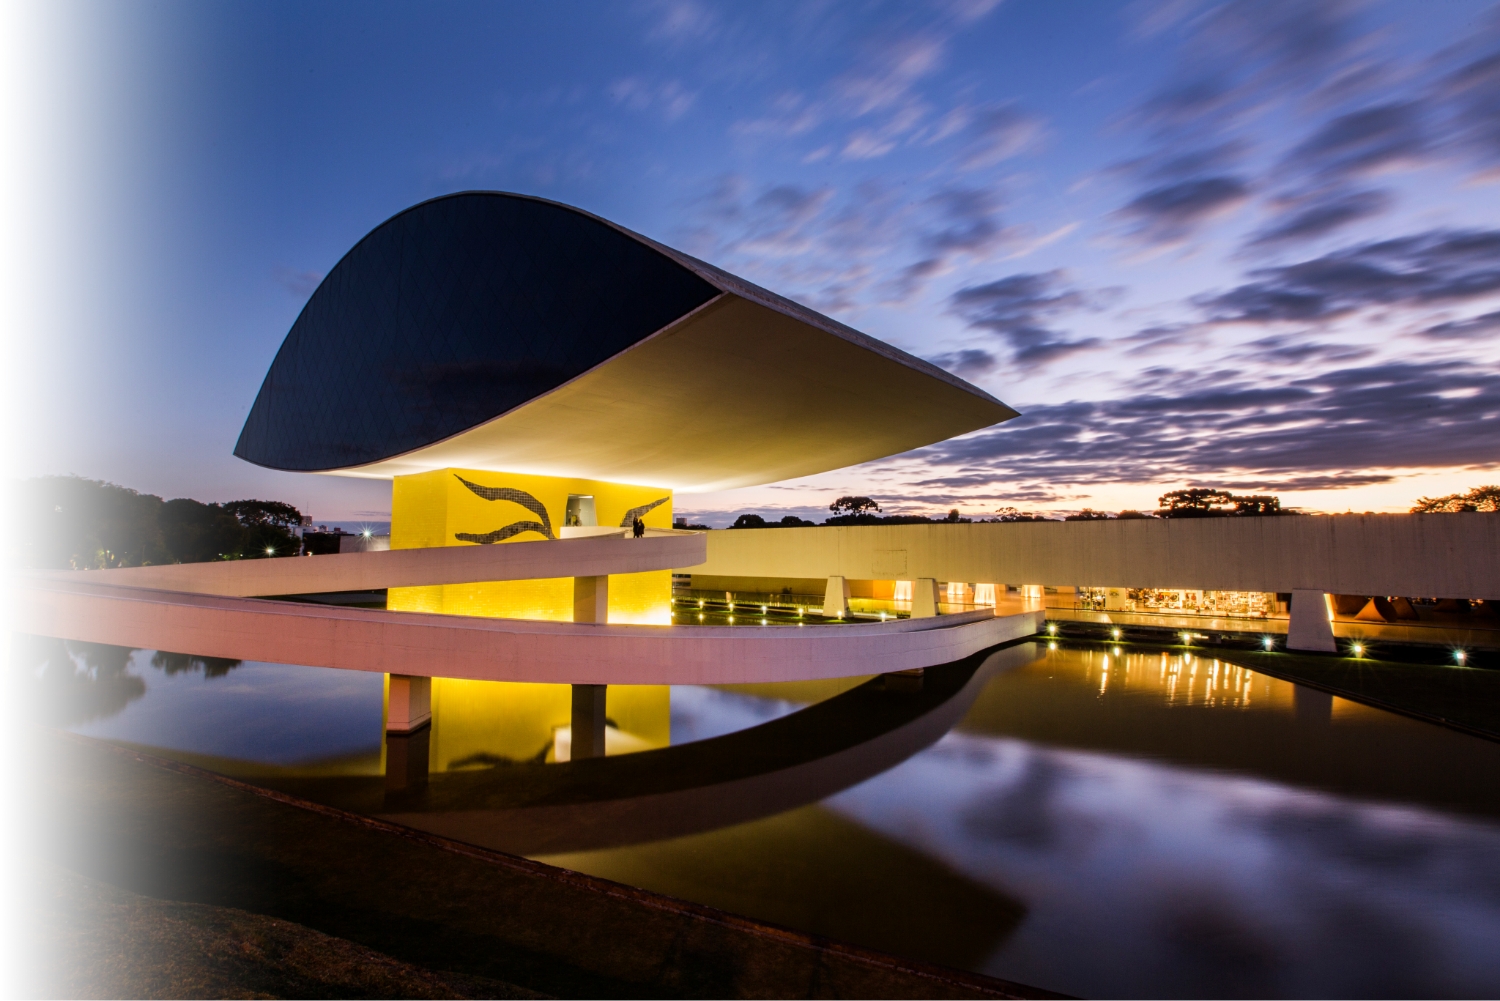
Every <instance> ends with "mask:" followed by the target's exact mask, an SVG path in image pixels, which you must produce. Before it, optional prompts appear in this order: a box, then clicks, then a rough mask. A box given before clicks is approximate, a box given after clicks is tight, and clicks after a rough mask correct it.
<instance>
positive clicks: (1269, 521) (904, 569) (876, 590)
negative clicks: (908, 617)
mask: <svg viewBox="0 0 1500 1001" xmlns="http://www.w3.org/2000/svg"><path fill="white" fill-rule="evenodd" d="M838 578H842V581H844V582H848V584H847V585H846V584H844V583H843V582H840V583H839V584H838V585H837V587H839V588H842V587H845V586H852V589H853V592H854V593H855V594H861V593H862V594H864V595H867V596H870V597H876V598H881V597H900V587H901V582H903V581H910V582H913V583H915V582H917V581H920V580H923V579H930V580H932V581H935V582H942V583H948V584H951V585H952V587H953V588H954V589H956V590H950V591H949V592H948V593H950V594H952V595H954V598H955V599H957V600H958V601H964V600H976V599H978V600H983V599H979V595H980V594H990V595H993V594H994V593H995V589H996V588H997V587H998V588H1002V589H1003V588H1004V587H1005V586H1020V587H1023V588H1025V589H1027V590H1028V591H1031V592H1032V593H1033V594H1034V596H1035V597H1038V598H1042V597H1043V594H1042V592H1043V591H1044V590H1045V589H1047V588H1053V589H1062V590H1069V591H1077V590H1088V591H1102V592H1105V593H1106V594H1107V595H1108V597H1107V598H1106V599H1105V602H1106V603H1105V605H1104V608H1103V609H1102V610H1101V612H1113V613H1114V614H1115V615H1117V616H1118V615H1121V614H1122V613H1137V612H1139V611H1145V609H1137V608H1136V607H1135V603H1134V602H1132V601H1129V600H1127V595H1128V594H1129V593H1130V592H1132V591H1134V592H1136V593H1139V592H1141V591H1145V590H1148V589H1164V590H1173V591H1175V592H1177V595H1178V598H1179V600H1181V598H1182V596H1183V595H1184V594H1186V593H1188V592H1192V593H1194V598H1195V599H1196V598H1201V597H1203V596H1204V593H1205V592H1217V593H1219V594H1220V595H1222V594H1224V593H1226V592H1229V593H1237V594H1241V595H1243V594H1245V593H1246V592H1249V593H1255V592H1260V593H1261V594H1262V596H1263V597H1264V598H1266V599H1267V601H1266V602H1264V603H1262V604H1261V605H1260V606H1259V611H1258V613H1257V614H1259V615H1260V616H1262V619H1261V621H1262V622H1266V621H1269V620H1267V619H1265V618H1264V616H1266V615H1267V614H1271V615H1284V616H1286V618H1285V619H1276V620H1275V621H1276V622H1277V623H1278V624H1282V625H1283V628H1284V629H1285V631H1286V632H1287V633H1288V637H1287V645H1288V646H1290V647H1291V648H1293V649H1300V650H1324V651H1330V652H1331V651H1333V650H1335V649H1337V644H1336V643H1335V635H1336V633H1337V634H1338V635H1342V636H1346V637H1353V638H1357V636H1358V635H1362V634H1363V633H1365V632H1369V631H1370V630H1372V629H1375V630H1384V633H1385V634H1387V635H1382V636H1381V638H1383V639H1387V640H1394V641H1398V642H1444V643H1454V642H1458V643H1461V644H1472V643H1474V642H1476V640H1477V641H1478V642H1479V644H1480V645H1483V646H1495V645H1497V643H1500V632H1496V631H1494V629H1493V628H1491V629H1487V630H1480V631H1479V632H1478V633H1475V632H1474V631H1472V630H1470V629H1467V628H1458V629H1456V630H1455V629H1454V628H1447V629H1445V630H1443V631H1441V633H1440V634H1439V633H1431V631H1430V630H1423V629H1420V628H1416V627H1413V626H1411V625H1390V626H1387V625H1383V624H1382V625H1379V626H1376V625H1374V624H1373V623H1372V624H1369V625H1366V624H1363V623H1359V624H1355V623H1350V622H1347V621H1346V622H1338V623H1336V622H1335V621H1334V620H1335V610H1336V609H1337V607H1338V602H1337V601H1336V600H1335V599H1334V596H1352V597H1354V598H1355V599H1356V604H1358V602H1359V598H1360V597H1361V596H1387V595H1401V596H1408V597H1413V598H1415V597H1420V598H1436V599H1460V600H1463V599H1481V600H1484V601H1486V602H1494V601H1496V600H1500V516H1496V515H1494V514H1489V513H1484V514H1480V513H1465V514H1431V515H1401V514H1360V515H1356V514H1348V515H1330V516H1302V515H1288V516H1281V517H1225V518H1195V519H1165V520H1164V519H1154V518H1141V519H1118V520H1109V521H1103V520H1100V521H1070V522H1010V523H959V524H941V523H935V524H926V525H921V524H919V525H860V526H823V527H817V528H785V529H758V530H739V531H724V532H713V533H710V535H709V544H708V559H707V560H706V561H705V562H704V563H703V564H702V565H700V566H698V567H695V568H694V569H693V573H692V585H693V586H694V587H695V588H699V589H704V590H716V589H726V590H735V589H739V590H751V591H771V592H774V591H778V590H783V589H787V590H792V591H814V590H822V589H823V588H824V586H825V585H824V581H825V580H828V579H838ZM954 582H959V583H954ZM829 587H830V590H829V593H832V587H833V586H832V585H830V586H829ZM950 600H954V599H950ZM991 600H993V599H991ZM1381 600H1382V601H1384V598H1383V597H1382V598H1381ZM1180 607H1181V606H1179V608H1180ZM1403 607H1404V608H1405V609H1406V610H1407V611H1411V605H1410V603H1409V602H1408V603H1407V604H1406V605H1404V606H1403ZM1465 607H1467V606H1465ZM1088 608H1089V607H1088V604H1087V603H1086V602H1075V604H1074V608H1073V611H1074V612H1075V613H1078V614H1075V615H1074V616H1073V617H1082V618H1085V619H1087V618H1090V617H1098V614H1097V613H1092V612H1090V611H1089V610H1088ZM1202 608H1203V606H1199V609H1202ZM1411 615H1412V617H1415V613H1414V612H1411ZM1063 617H1066V616H1063ZM1152 617H1153V616H1147V617H1141V616H1139V615H1137V616H1136V618H1135V619H1134V620H1132V621H1138V622H1146V621H1148V620H1149V619H1150V618H1152ZM1233 617H1234V616H1233V613H1230V614H1229V615H1226V616H1224V618H1231V619H1232V618H1233ZM1154 618H1155V619H1157V620H1159V621H1158V622H1157V623H1156V624H1162V625H1169V626H1171V627H1173V628H1179V627H1184V626H1185V624H1186V622H1189V621H1192V619H1190V618H1189V619H1184V618H1183V617H1181V616H1176V617H1173V616H1162V615H1156V616H1154ZM1122 621H1123V620H1122ZM1197 621H1200V622H1204V623H1205V627H1207V628H1220V629H1222V628H1226V627H1227V628H1228V629H1230V630H1233V629H1235V628H1245V627H1246V626H1247V625H1248V624H1249V623H1248V622H1246V621H1244V620H1241V621H1240V622H1238V623H1233V622H1222V623H1221V624H1218V625H1212V626H1209V625H1207V620H1205V619H1199V620H1197ZM1374 621H1378V622H1381V623H1384V622H1386V621H1388V620H1387V619H1385V618H1381V617H1380V616H1378V615H1377V616H1376V618H1375V620H1374ZM1451 625H1452V624H1451V623H1450V626H1451ZM1187 628H1193V627H1191V626H1189V627H1187ZM1256 628H1260V627H1259V626H1257V627H1256ZM1270 631H1273V632H1280V631H1282V630H1281V629H1272V630H1270ZM1424 632H1426V633H1430V635H1424Z"/></svg>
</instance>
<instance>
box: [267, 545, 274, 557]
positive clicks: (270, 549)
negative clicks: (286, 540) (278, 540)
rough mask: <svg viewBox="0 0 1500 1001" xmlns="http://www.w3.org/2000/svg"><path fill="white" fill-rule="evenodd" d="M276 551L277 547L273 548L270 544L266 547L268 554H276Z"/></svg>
mask: <svg viewBox="0 0 1500 1001" xmlns="http://www.w3.org/2000/svg"><path fill="white" fill-rule="evenodd" d="M275 552H276V550H275V549H273V548H271V547H270V546H267V547H266V555H267V556H271V555H274V554H275Z"/></svg>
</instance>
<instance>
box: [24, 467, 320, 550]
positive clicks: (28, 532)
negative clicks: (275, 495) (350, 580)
mask: <svg viewBox="0 0 1500 1001" xmlns="http://www.w3.org/2000/svg"><path fill="white" fill-rule="evenodd" d="M18 493H19V497H18V498H17V500H18V503H17V504H16V507H15V514H16V515H17V516H19V518H20V523H21V524H22V526H23V531H22V532H21V533H19V534H20V536H21V544H20V546H19V550H20V552H19V556H20V562H21V565H22V566H23V567H27V568H31V569H53V570H67V569H74V570H96V569H107V568H110V567H138V566H152V565H157V564H163V563H206V562H210V561H213V560H240V559H264V558H266V557H277V556H296V555H297V554H298V553H299V552H300V550H301V542H300V540H299V539H298V538H297V537H296V536H295V535H294V534H293V533H292V529H293V528H295V527H296V526H298V525H300V524H301V523H302V512H301V511H298V510H297V509H296V508H295V507H293V506H292V505H290V504H284V503H282V502H280V501H262V500H240V501H230V502H229V503H227V504H205V503H203V502H202V501H196V500H193V499H191V498H188V497H177V498H174V499H172V500H163V499H162V498H160V497H158V496H156V495H155V494H143V493H138V492H136V491H134V490H131V489H129V488H127V487H122V486H118V485H116V484H114V483H105V482H103V481H101V480H88V479H84V478H82V477H79V476H42V477H38V478H36V479H32V480H25V481H23V482H22V483H20V484H19V485H18Z"/></svg>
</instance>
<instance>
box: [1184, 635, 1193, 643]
mask: <svg viewBox="0 0 1500 1001" xmlns="http://www.w3.org/2000/svg"><path fill="white" fill-rule="evenodd" d="M1182 645H1183V646H1192V645H1193V634H1192V633H1183V634H1182Z"/></svg>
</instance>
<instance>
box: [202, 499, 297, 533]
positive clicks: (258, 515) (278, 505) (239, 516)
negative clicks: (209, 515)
mask: <svg viewBox="0 0 1500 1001" xmlns="http://www.w3.org/2000/svg"><path fill="white" fill-rule="evenodd" d="M219 507H221V508H223V509H224V510H225V511H227V512H229V514H231V515H233V516H234V519H235V520H236V521H238V522H239V523H240V524H241V525H244V526H245V527H246V528H250V527H252V526H259V525H275V526H276V527H277V528H296V527H297V526H298V525H300V524H302V512H301V511H298V510H297V509H296V508H294V507H292V505H290V504H283V503H282V502H281V501H263V500H237V501H230V502H229V503H227V504H220V505H219Z"/></svg>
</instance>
